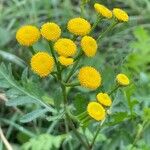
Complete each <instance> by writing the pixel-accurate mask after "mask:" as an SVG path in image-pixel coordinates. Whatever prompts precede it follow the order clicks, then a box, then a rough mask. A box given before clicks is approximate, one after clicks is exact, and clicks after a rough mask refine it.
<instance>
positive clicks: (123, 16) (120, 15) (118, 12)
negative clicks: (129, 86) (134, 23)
mask: <svg viewBox="0 0 150 150" xmlns="http://www.w3.org/2000/svg"><path fill="white" fill-rule="evenodd" d="M113 14H114V16H115V17H116V18H117V19H118V20H119V21H123V22H127V21H128V20H129V16H128V14H127V13H126V12H125V11H123V10H122V9H119V8H114V9H113Z"/></svg>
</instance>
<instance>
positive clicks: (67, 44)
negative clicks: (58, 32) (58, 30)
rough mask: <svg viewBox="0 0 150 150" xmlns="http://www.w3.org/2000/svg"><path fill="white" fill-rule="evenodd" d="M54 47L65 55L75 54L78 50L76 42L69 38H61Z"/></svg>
mask: <svg viewBox="0 0 150 150" xmlns="http://www.w3.org/2000/svg"><path fill="white" fill-rule="evenodd" d="M54 49H55V50H56V52H57V53H58V54H59V55H61V56H65V57H69V56H73V55H75V53H76V51H77V47H76V44H75V43H74V42H73V41H72V40H70V39H67V38H61V39H59V40H58V41H57V42H56V43H55V44H54Z"/></svg>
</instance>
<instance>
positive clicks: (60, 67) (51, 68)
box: [8, 3, 130, 150]
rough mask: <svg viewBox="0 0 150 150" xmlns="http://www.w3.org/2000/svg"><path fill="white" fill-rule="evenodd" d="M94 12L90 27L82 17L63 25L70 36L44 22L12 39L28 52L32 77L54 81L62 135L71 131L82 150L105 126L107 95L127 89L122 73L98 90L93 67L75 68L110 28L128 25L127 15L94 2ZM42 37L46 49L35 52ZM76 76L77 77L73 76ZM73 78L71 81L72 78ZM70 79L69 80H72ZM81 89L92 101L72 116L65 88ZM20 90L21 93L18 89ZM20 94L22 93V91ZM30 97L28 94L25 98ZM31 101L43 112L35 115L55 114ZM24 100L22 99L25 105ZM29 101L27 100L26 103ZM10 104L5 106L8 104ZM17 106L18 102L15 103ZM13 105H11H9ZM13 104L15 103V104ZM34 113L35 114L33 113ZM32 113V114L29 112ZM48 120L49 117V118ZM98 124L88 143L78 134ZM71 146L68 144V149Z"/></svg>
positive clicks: (93, 51)
mask: <svg viewBox="0 0 150 150" xmlns="http://www.w3.org/2000/svg"><path fill="white" fill-rule="evenodd" d="M94 8H95V11H96V13H97V19H96V21H95V23H94V24H93V25H91V24H90V22H89V21H88V20H86V19H85V18H83V17H77V18H73V19H70V20H69V21H68V22H67V29H68V32H69V33H70V37H71V38H70V37H69V38H68V37H62V30H61V27H60V26H59V25H58V24H56V23H55V22H53V21H50V22H47V23H44V24H43V25H42V26H41V28H40V29H38V28H37V27H36V26H33V25H24V26H22V27H21V28H19V29H18V31H17V33H16V39H17V41H18V43H19V44H20V45H22V46H25V47H28V48H29V49H30V51H31V52H32V57H31V59H30V68H31V70H32V72H33V74H36V75H37V76H39V77H40V78H42V79H43V80H44V79H46V78H51V77H52V78H54V79H55V81H57V83H58V85H59V86H60V88H61V91H62V96H63V99H62V100H61V102H62V105H61V106H60V111H59V112H58V113H59V116H61V118H63V119H64V121H65V128H66V134H68V135H69V134H70V133H71V132H73V133H74V135H75V136H76V137H77V138H78V139H79V142H81V143H82V146H83V147H84V148H85V149H86V150H90V149H93V146H94V144H95V141H96V138H97V136H98V133H99V131H100V129H101V127H102V125H103V124H105V122H106V120H107V117H108V116H109V115H110V113H111V112H110V110H109V108H110V107H112V103H113V100H112V98H111V95H112V94H113V93H114V92H115V91H116V90H117V89H118V88H123V87H125V86H128V85H129V84H130V80H129V79H128V77H127V76H126V75H125V74H123V73H120V74H117V75H116V79H114V80H116V85H115V88H114V89H113V90H112V91H102V88H101V87H102V86H103V82H104V81H103V79H102V76H101V71H99V70H97V69H96V68H94V67H93V66H82V67H81V68H78V64H79V62H80V61H81V60H83V58H84V57H89V58H91V59H92V58H93V57H94V56H95V55H96V53H97V51H98V50H99V43H100V41H101V39H102V38H103V37H104V36H106V35H107V33H108V32H110V31H111V30H112V29H113V28H114V27H116V26H117V25H118V24H120V23H125V22H128V20H129V17H128V14H127V13H126V12H125V11H123V10H121V9H119V8H114V9H113V10H112V11H111V10H109V9H108V8H107V7H105V6H103V5H101V4H99V3H96V4H94ZM107 19H109V20H110V21H111V22H112V23H111V24H110V26H108V27H107V29H106V30H104V31H103V32H98V31H97V32H98V36H97V37H93V31H94V30H95V28H96V27H97V25H98V24H100V23H101V22H102V21H106V20H107ZM40 38H43V39H44V40H45V41H47V43H49V49H50V51H48V50H41V51H38V52H37V51H35V49H33V44H35V43H36V42H37V41H39V40H40ZM66 70H67V73H66ZM75 73H77V74H75ZM73 77H74V78H73ZM72 79H73V80H72ZM76 86H81V87H82V88H86V89H87V90H89V91H91V90H92V91H93V92H94V91H95V98H93V99H92V100H90V102H89V103H88V105H87V109H85V110H84V111H83V112H82V113H80V114H78V115H77V116H75V115H74V114H73V111H72V110H73V105H72V104H71V103H70V102H68V94H69V93H68V90H67V89H68V88H67V87H70V88H74V87H76ZM22 91H23V90H22ZM24 94H26V93H25V92H24ZM28 96H31V95H28ZM31 98H32V99H34V101H37V102H39V104H41V106H42V107H44V108H45V109H44V111H39V114H44V113H46V112H51V114H52V115H53V112H54V113H56V111H55V107H54V105H53V104H51V105H49V104H48V103H46V102H43V101H42V100H40V99H37V98H34V97H33V96H32V97H31ZM25 101H26V99H24V102H22V103H24V104H25V103H26V102H25ZM28 101H30V100H28ZM12 103H13V102H12V101H11V102H10V103H9V102H8V105H10V106H11V105H12ZM18 103H21V102H19V100H18ZM13 104H14V103H13ZM16 105H17V104H16ZM34 113H35V112H34ZM32 114H33V113H32ZM29 116H31V115H28V116H26V119H27V120H25V117H24V122H27V121H31V120H32V119H35V118H36V117H37V116H38V115H37V116H36V117H33V118H32V119H29V118H28V117H29ZM49 118H50V117H49ZM93 121H95V122H99V123H98V124H97V125H98V126H97V131H96V134H95V135H94V137H93V139H92V140H86V137H84V136H83V135H81V132H80V130H79V129H80V127H82V126H83V125H84V124H85V123H90V122H91V123H93ZM71 144H72V143H69V146H70V145H71ZM70 147H71V146H70Z"/></svg>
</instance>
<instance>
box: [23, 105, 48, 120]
mask: <svg viewBox="0 0 150 150" xmlns="http://www.w3.org/2000/svg"><path fill="white" fill-rule="evenodd" d="M46 112H48V110H47V109H42V108H40V109H37V110H34V111H32V112H30V113H28V114H26V115H24V116H23V117H22V118H21V119H20V122H22V123H26V122H30V121H32V120H34V119H36V118H38V117H40V116H42V115H44V114H45V113H46Z"/></svg>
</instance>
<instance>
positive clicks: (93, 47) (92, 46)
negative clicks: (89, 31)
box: [81, 36, 97, 57]
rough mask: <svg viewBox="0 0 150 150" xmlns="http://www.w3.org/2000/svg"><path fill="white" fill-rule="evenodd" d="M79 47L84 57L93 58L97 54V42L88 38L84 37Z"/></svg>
mask: <svg viewBox="0 0 150 150" xmlns="http://www.w3.org/2000/svg"><path fill="white" fill-rule="evenodd" d="M81 47H82V50H83V51H84V53H85V55H86V56H88V57H93V56H95V54H96V52H97V42H96V40H95V39H94V38H92V37H90V36H84V37H83V38H82V40H81Z"/></svg>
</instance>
